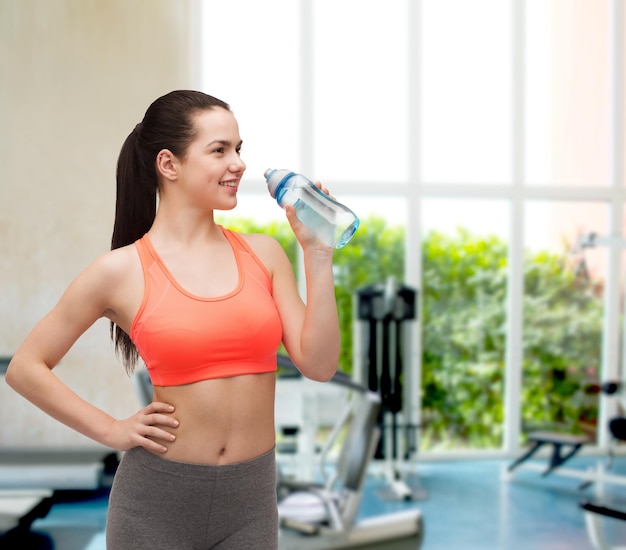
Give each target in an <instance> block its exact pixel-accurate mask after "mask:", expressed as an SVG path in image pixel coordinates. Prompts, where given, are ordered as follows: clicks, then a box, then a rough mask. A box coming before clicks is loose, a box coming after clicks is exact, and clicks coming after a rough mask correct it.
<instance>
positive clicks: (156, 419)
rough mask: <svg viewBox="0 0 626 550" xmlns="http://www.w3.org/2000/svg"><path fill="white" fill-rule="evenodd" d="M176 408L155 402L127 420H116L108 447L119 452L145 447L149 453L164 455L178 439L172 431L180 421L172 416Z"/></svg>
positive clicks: (112, 426)
mask: <svg viewBox="0 0 626 550" xmlns="http://www.w3.org/2000/svg"><path fill="white" fill-rule="evenodd" d="M173 412H174V406H173V405H170V404H169V403H160V402H158V401H155V402H153V403H150V404H149V405H148V406H147V407H144V408H143V409H141V410H140V411H139V412H137V413H135V414H133V415H132V416H129V417H128V418H126V419H125V420H115V421H113V424H112V425H111V429H110V433H109V438H108V439H109V441H108V443H107V444H108V445H109V446H110V447H112V448H113V449H117V450H118V451H127V450H128V449H132V448H133V447H144V448H145V449H146V450H148V451H153V452H157V453H164V452H166V451H167V446H166V445H167V443H171V442H173V441H174V440H175V439H176V436H175V435H174V434H173V433H172V431H171V430H172V429H176V428H177V427H178V420H176V419H175V418H174V417H172V416H171V414H172V413H173Z"/></svg>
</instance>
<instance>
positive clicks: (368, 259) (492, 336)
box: [228, 216, 602, 450]
mask: <svg viewBox="0 0 626 550" xmlns="http://www.w3.org/2000/svg"><path fill="white" fill-rule="evenodd" d="M228 225H229V227H232V228H233V229H237V230H239V231H243V232H249V233H254V232H263V233H267V234H270V235H273V236H274V237H276V238H277V239H278V240H279V241H280V243H281V244H282V245H283V247H284V248H285V250H286V251H287V253H288V256H289V258H290V260H291V263H292V265H293V267H294V271H295V270H296V269H297V250H298V245H297V242H296V240H295V238H294V237H293V234H292V233H291V229H290V228H289V226H288V224H287V223H286V222H280V223H272V224H269V225H267V224H263V225H257V224H254V223H253V222H250V221H249V220H235V221H230V222H229V224H228ZM404 237H405V233H404V228H403V227H398V226H389V225H387V224H386V222H385V221H384V220H382V219H380V218H377V217H375V216H372V217H370V218H367V219H365V220H362V223H361V227H360V228H359V230H358V231H357V233H356V235H355V236H354V238H353V240H352V241H351V242H350V243H349V244H348V245H347V246H346V247H344V248H342V249H340V250H338V251H336V253H335V276H336V283H337V287H336V296H337V304H338V309H339V316H340V325H341V341H342V352H341V361H340V369H342V370H344V371H345V372H351V370H352V362H353V361H352V354H353V343H352V336H353V323H354V313H353V299H354V295H355V292H356V291H357V290H358V289H360V288H362V287H364V286H368V285H371V284H375V283H380V282H383V281H385V280H386V279H387V278H388V277H389V276H391V275H393V276H395V277H396V279H397V280H398V281H399V282H402V281H403V278H404V246H405V238H404ZM422 253H423V273H422V277H423V279H422V288H421V289H420V292H421V306H422V308H421V312H420V313H421V320H420V328H421V331H422V383H421V388H415V391H416V392H421V397H422V430H421V440H420V448H421V449H424V450H427V449H435V448H438V449H442V448H460V447H471V448H495V447H498V446H500V445H501V444H502V435H503V434H502V430H503V414H504V402H503V399H504V386H505V353H506V338H507V334H506V323H507V319H506V303H507V270H508V246H507V244H506V243H505V242H504V241H502V240H501V239H499V238H497V237H493V236H492V237H477V236H474V235H472V234H470V233H469V232H468V231H466V230H463V229H459V230H457V233H456V234H454V235H447V234H443V233H439V232H431V233H429V234H428V235H426V237H425V239H424V242H423V245H422ZM566 259H567V254H566V253H565V252H564V253H563V254H555V253H549V252H545V251H543V252H539V253H527V255H526V258H525V263H524V284H525V291H524V326H523V342H522V345H523V350H524V353H523V365H522V369H523V373H522V376H523V379H522V397H521V398H522V421H523V424H524V428H525V429H526V430H530V429H535V428H541V429H552V428H554V427H559V428H560V429H563V430H565V431H569V432H573V433H576V432H580V431H582V430H584V429H588V428H589V427H590V426H591V428H593V425H594V423H595V421H596V417H597V399H596V398H590V397H589V396H587V395H585V392H584V391H583V387H584V386H585V385H586V384H587V383H589V382H593V381H596V382H597V379H598V374H597V371H598V366H599V357H600V347H601V338H602V303H601V299H600V296H601V292H602V289H601V286H600V285H599V283H597V282H596V281H590V280H583V279H580V278H577V277H576V276H575V275H574V273H573V272H572V270H570V269H569V268H568V266H567V262H566Z"/></svg>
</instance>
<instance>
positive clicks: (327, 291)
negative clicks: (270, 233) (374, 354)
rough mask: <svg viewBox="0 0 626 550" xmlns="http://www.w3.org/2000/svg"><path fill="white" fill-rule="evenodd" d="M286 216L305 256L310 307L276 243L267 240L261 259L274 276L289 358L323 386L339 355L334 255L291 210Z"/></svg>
mask: <svg viewBox="0 0 626 550" xmlns="http://www.w3.org/2000/svg"><path fill="white" fill-rule="evenodd" d="M285 210H286V213H287V219H288V220H289V223H290V224H291V226H292V229H293V231H294V233H295V235H296V238H297V239H298V241H299V242H300V245H301V246H302V250H303V256H304V270H305V277H306V304H305V303H304V302H303V301H302V299H301V297H300V295H299V294H298V289H297V285H296V280H295V276H294V273H293V269H292V267H291V264H290V263H289V259H288V258H287V255H286V254H285V251H284V250H283V249H282V247H281V246H280V244H278V242H277V241H275V240H274V239H263V240H262V241H263V242H262V246H261V247H259V251H260V254H259V255H260V257H261V258H262V259H263V261H264V262H265V264H266V265H267V266H268V268H269V269H270V272H271V273H272V288H273V293H274V301H275V302H276V306H277V308H278V311H279V314H280V318H281V322H282V326H283V343H284V344H285V349H286V350H287V353H288V354H289V356H290V358H291V360H292V361H293V362H294V364H295V365H296V367H298V370H300V372H302V374H303V375H304V376H306V377H307V378H310V379H312V380H317V381H320V382H324V381H327V380H330V379H331V378H332V377H333V375H334V374H335V372H336V371H337V366H338V363H339V351H340V334H339V318H338V314H337V301H336V298H335V283H334V277H333V249H332V248H330V247H328V246H326V245H324V244H323V243H321V241H319V240H318V239H317V238H316V237H315V236H314V235H313V234H312V233H311V232H310V231H309V230H308V229H307V228H306V227H305V226H304V225H303V224H302V223H301V222H300V221H299V220H298V219H297V218H296V215H295V210H294V208H293V207H291V206H288V207H287V208H286V209H285Z"/></svg>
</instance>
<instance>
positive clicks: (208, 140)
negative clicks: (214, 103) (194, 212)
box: [179, 107, 246, 210]
mask: <svg viewBox="0 0 626 550" xmlns="http://www.w3.org/2000/svg"><path fill="white" fill-rule="evenodd" d="M194 125H195V128H196V137H195V139H194V140H193V141H192V142H191V143H190V145H189V147H188V149H187V154H186V156H185V158H184V159H182V160H181V161H180V164H179V170H180V171H179V182H180V184H181V185H183V186H184V187H185V188H186V189H188V190H189V192H190V193H191V194H192V197H193V199H194V201H200V202H201V204H202V205H204V206H205V207H209V208H211V209H217V210H230V209H232V208H234V207H235V206H236V205H237V189H238V188H239V182H240V181H241V178H242V176H243V173H244V171H245V169H246V165H245V163H244V162H243V160H241V157H240V150H241V143H242V142H241V137H240V136H239V126H238V124H237V121H236V120H235V117H234V116H233V114H232V113H231V112H230V111H227V110H226V109H222V108H221V107H217V108H213V109H209V110H206V111H202V112H200V113H198V114H197V115H196V116H195V117H194Z"/></svg>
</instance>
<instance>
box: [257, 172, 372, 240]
mask: <svg viewBox="0 0 626 550" xmlns="http://www.w3.org/2000/svg"><path fill="white" fill-rule="evenodd" d="M265 180H266V181H267V188H268V190H269V192H270V195H271V196H272V197H274V198H275V199H276V202H278V204H279V205H280V206H281V207H283V208H284V207H285V205H287V204H291V205H293V207H294V208H295V209H296V215H297V216H298V219H299V220H300V221H301V222H302V223H303V224H304V225H306V226H307V227H308V228H309V229H310V230H311V231H313V232H314V233H315V235H316V236H317V238H318V239H320V240H321V241H322V242H323V243H324V244H326V245H328V246H332V247H333V248H341V247H342V246H345V245H346V244H347V243H348V241H349V240H350V239H351V238H352V235H354V233H355V231H356V230H357V229H358V227H359V223H360V221H359V218H358V217H357V215H356V214H355V213H354V212H353V211H352V210H350V209H349V208H348V207H347V206H344V205H343V204H341V203H339V202H337V201H336V200H334V199H332V198H331V197H329V196H328V195H327V194H326V193H324V192H323V191H320V190H319V189H318V188H317V187H316V186H315V185H314V184H313V182H311V181H310V180H308V179H307V178H305V177H304V176H303V175H301V174H296V173H294V172H291V171H289V170H274V169H272V168H269V169H268V170H266V171H265Z"/></svg>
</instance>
